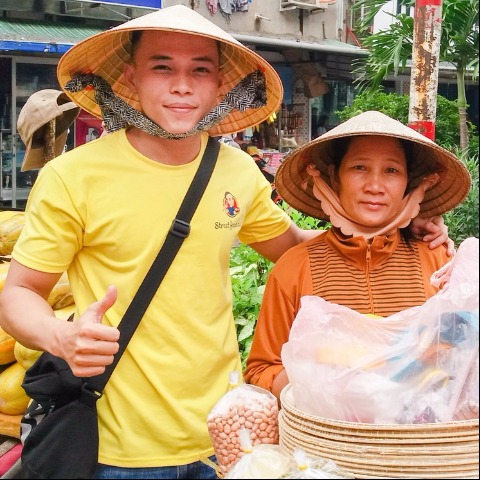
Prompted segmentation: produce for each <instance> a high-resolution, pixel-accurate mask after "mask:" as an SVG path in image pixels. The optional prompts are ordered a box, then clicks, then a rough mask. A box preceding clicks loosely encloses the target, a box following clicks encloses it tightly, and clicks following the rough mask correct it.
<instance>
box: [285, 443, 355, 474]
mask: <svg viewBox="0 0 480 480" xmlns="http://www.w3.org/2000/svg"><path fill="white" fill-rule="evenodd" d="M293 459H294V462H293V466H292V467H291V468H290V470H289V471H288V473H287V474H286V475H285V476H284V477H282V478H315V479H317V478H326V479H329V478H355V476H354V475H352V474H351V473H349V472H347V471H345V470H343V469H341V468H340V467H339V466H338V465H337V464H336V463H335V462H334V461H333V460H330V459H325V458H320V457H313V456H310V455H308V454H307V453H306V452H305V451H304V450H302V449H301V448H295V449H294V450H293Z"/></svg>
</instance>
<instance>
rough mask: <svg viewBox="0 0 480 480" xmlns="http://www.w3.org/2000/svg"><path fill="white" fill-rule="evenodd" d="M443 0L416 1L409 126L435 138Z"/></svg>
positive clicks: (432, 138)
mask: <svg viewBox="0 0 480 480" xmlns="http://www.w3.org/2000/svg"><path fill="white" fill-rule="evenodd" d="M441 30H442V0H416V2H415V13H414V32H413V50H412V72H411V78H410V104H409V111H408V125H409V126H410V127H412V128H413V129H414V130H416V131H418V132H420V133H422V134H423V135H425V136H426V137H428V138H430V139H431V140H435V118H436V113H437V90H438V63H439V55H440V38H441Z"/></svg>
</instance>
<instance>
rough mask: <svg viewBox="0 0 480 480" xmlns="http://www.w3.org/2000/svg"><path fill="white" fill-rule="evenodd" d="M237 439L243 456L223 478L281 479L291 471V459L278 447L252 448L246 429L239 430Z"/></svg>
mask: <svg viewBox="0 0 480 480" xmlns="http://www.w3.org/2000/svg"><path fill="white" fill-rule="evenodd" d="M238 437H239V440H240V448H241V450H242V452H243V456H242V457H241V458H240V460H238V461H237V462H236V463H235V464H234V465H233V467H232V468H231V469H230V470H229V472H228V473H227V474H226V475H225V477H224V478H242V479H250V478H283V477H284V475H286V474H287V473H288V472H289V471H290V470H291V468H292V457H291V456H290V454H289V453H288V451H287V450H285V449H284V448H283V447H281V446H280V445H270V444H268V443H260V444H257V445H255V446H253V445H252V441H251V440H250V432H249V431H248V430H247V429H246V428H242V429H240V432H239V434H238ZM317 478H321V477H317Z"/></svg>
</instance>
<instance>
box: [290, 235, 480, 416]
mask: <svg viewBox="0 0 480 480" xmlns="http://www.w3.org/2000/svg"><path fill="white" fill-rule="evenodd" d="M434 277H435V278H436V279H437V280H438V281H446V283H445V285H444V287H443V288H442V290H441V291H440V292H439V293H438V294H437V295H435V296H434V297H432V298H430V299H428V300H427V301H426V302H425V303H424V304H423V305H421V306H419V307H413V308H409V309H407V310H404V311H403V312H399V313H397V314H395V315H391V316H390V317H387V318H371V317H369V316H366V315H362V314H359V313H357V312H355V311H353V310H351V309H349V308H347V307H344V306H341V305H336V304H333V303H330V302H326V301H325V300H323V299H322V298H320V297H313V296H306V297H303V298H302V301H301V308H300V310H299V312H298V314H297V317H296V319H295V321H294V323H293V326H292V329H291V332H290V337H289V341H288V342H287V343H286V344H285V345H284V346H283V349H282V360H283V364H284V366H285V369H286V371H287V374H288V377H289V380H290V383H291V385H292V393H293V396H294V399H295V404H296V406H297V408H299V409H301V410H303V411H305V412H307V413H310V414H312V415H318V416H321V417H327V418H332V419H336V420H344V421H351V422H362V423H432V422H445V421H451V420H460V419H461V420H466V419H471V418H478V293H479V291H478V290H479V289H478V239H476V238H472V239H467V240H465V241H464V242H463V243H462V244H461V245H460V248H459V249H458V252H457V254H456V255H455V257H454V259H453V261H452V262H451V264H450V265H449V266H448V268H446V269H444V270H443V272H441V273H440V274H439V275H434ZM434 277H432V279H433V278H434Z"/></svg>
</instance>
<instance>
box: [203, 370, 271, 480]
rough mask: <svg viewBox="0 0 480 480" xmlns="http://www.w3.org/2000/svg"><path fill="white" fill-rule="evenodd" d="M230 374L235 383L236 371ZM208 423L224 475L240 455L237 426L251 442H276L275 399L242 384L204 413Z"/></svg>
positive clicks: (232, 382)
mask: <svg viewBox="0 0 480 480" xmlns="http://www.w3.org/2000/svg"><path fill="white" fill-rule="evenodd" d="M233 374H234V375H236V376H235V377H234V378H233V379H232V375H231V378H230V384H231V385H232V386H233V385H235V384H236V383H238V372H233ZM207 426H208V431H209V433H210V437H211V439H212V442H213V448H214V450H215V455H216V457H217V463H218V465H219V467H220V473H221V474H223V475H225V474H226V473H227V472H228V471H229V470H230V468H232V466H233V465H234V464H235V462H236V461H237V460H238V459H239V458H241V457H242V456H243V451H242V450H241V448H240V438H239V432H240V429H242V428H246V429H247V430H248V431H249V435H250V440H251V441H252V444H253V445H258V444H261V443H266V444H277V443H278V440H279V432H278V403H277V399H276V397H275V396H274V395H273V394H272V393H270V392H269V391H268V390H265V389H263V388H260V387H257V386H255V385H249V384H245V383H243V384H241V385H239V386H236V387H234V388H233V389H232V390H230V391H229V392H227V393H226V394H225V395H223V396H222V397H221V398H220V400H219V401H218V402H217V403H216V404H215V406H214V407H213V408H212V410H211V411H210V412H209V414H208V416H207Z"/></svg>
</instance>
